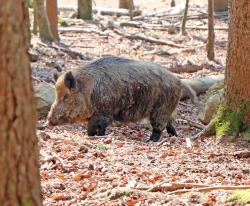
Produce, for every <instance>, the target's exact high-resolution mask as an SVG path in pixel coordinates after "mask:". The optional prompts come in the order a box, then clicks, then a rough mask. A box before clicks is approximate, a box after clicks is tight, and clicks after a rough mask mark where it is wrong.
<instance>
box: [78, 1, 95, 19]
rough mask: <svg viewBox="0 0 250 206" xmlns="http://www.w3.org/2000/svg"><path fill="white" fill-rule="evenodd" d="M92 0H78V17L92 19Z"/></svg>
mask: <svg viewBox="0 0 250 206" xmlns="http://www.w3.org/2000/svg"><path fill="white" fill-rule="evenodd" d="M92 15H93V14H92V0H78V15H77V16H78V18H79V19H89V20H92Z"/></svg>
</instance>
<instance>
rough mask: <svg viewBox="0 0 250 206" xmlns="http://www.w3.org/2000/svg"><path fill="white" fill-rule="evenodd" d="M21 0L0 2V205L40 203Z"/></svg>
mask: <svg viewBox="0 0 250 206" xmlns="http://www.w3.org/2000/svg"><path fill="white" fill-rule="evenodd" d="M24 1H26V0H20V1H15V0H2V1H1V6H0V54H1V55H0V78H1V81H0V88H1V89H0V102H1V104H0V116H1V118H0V171H1V172H0V205H6V206H12V205H13V206H14V205H15V206H18V205H20V206H21V205H39V206H40V205H42V201H41V188H40V182H39V179H40V176H39V163H38V148H37V138H36V135H35V124H36V118H35V106H34V98H33V88H32V82H31V70H30V65H29V57H28V48H29V41H28V28H27V20H28V16H27V12H26V10H25V3H24ZM13 9H14V10H13Z"/></svg>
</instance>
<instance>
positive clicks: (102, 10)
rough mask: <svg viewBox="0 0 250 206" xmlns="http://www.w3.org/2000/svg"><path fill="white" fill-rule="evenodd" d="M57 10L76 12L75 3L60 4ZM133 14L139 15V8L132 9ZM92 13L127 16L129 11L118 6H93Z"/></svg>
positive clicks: (140, 12)
mask: <svg viewBox="0 0 250 206" xmlns="http://www.w3.org/2000/svg"><path fill="white" fill-rule="evenodd" d="M58 11H59V12H60V11H64V12H72V11H73V12H76V11H77V6H75V5H61V6H59V7H58ZM131 12H132V15H133V16H139V15H141V14H142V11H141V10H132V11H131ZM93 13H94V14H99V15H111V16H113V15H116V16H129V15H130V11H129V10H128V9H120V8H103V7H93Z"/></svg>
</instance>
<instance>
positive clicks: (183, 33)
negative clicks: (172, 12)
mask: <svg viewBox="0 0 250 206" xmlns="http://www.w3.org/2000/svg"><path fill="white" fill-rule="evenodd" d="M188 4H189V0H186V5H185V11H184V14H183V18H182V23H181V35H186V22H187V14H188Z"/></svg>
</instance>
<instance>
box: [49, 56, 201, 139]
mask: <svg viewBox="0 0 250 206" xmlns="http://www.w3.org/2000/svg"><path fill="white" fill-rule="evenodd" d="M71 72H72V75H71V74H70V75H69V74H67V73H65V74H63V75H62V76H60V77H59V79H58V80H57V82H56V92H57V98H56V101H55V103H54V104H53V106H52V108H51V111H50V113H49V116H48V121H49V123H51V124H62V123H67V122H72V123H74V122H79V121H88V135H104V134H105V129H106V127H107V126H108V125H109V124H111V122H112V121H113V120H117V121H121V122H136V121H139V120H141V119H143V118H149V119H150V122H151V124H152V127H153V132H152V135H151V140H153V141H158V140H159V138H160V136H161V133H162V131H163V129H164V128H167V131H168V132H169V133H170V134H172V135H177V134H176V131H175V129H174V127H173V126H172V124H171V123H172V120H173V119H172V113H173V112H174V111H175V109H176V107H177V105H178V102H179V100H180V96H181V91H182V89H185V90H188V93H189V94H190V97H191V99H192V100H193V101H194V102H195V101H197V100H196V95H195V92H194V91H193V90H192V89H191V88H190V87H187V86H185V85H183V83H182V82H181V81H180V79H178V78H177V77H175V76H174V75H173V74H172V73H170V72H169V71H167V69H166V68H163V67H161V66H160V65H158V64H155V63H151V62H141V61H135V60H131V59H125V58H121V57H114V56H108V57H103V58H100V59H98V60H96V61H93V62H91V63H89V64H87V65H85V66H84V67H83V68H79V69H75V70H72V71H71ZM72 76H73V79H72ZM69 77H70V78H69ZM67 78H68V79H67ZM65 81H66V82H67V84H65ZM71 81H75V84H73V82H71ZM71 85H75V86H74V87H77V88H70V87H72V86H71ZM73 89H74V91H77V92H72V91H73Z"/></svg>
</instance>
